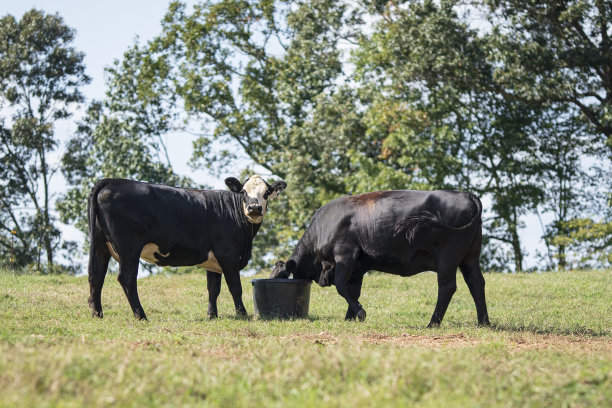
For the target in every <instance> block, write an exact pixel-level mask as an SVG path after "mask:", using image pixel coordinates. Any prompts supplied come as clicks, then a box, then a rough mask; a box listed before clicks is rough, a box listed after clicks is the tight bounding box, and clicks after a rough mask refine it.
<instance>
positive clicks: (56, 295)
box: [0, 271, 612, 407]
mask: <svg viewBox="0 0 612 408" xmlns="http://www.w3.org/2000/svg"><path fill="white" fill-rule="evenodd" d="M260 277H263V275H262V276H260ZM115 278H116V276H115V275H108V276H107V278H106V283H105V287H104V291H103V294H102V302H103V307H104V319H103V320H100V319H94V318H91V317H90V311H89V309H88V307H87V297H88V283H87V278H86V277H70V276H30V275H22V276H19V275H17V276H16V275H13V274H12V273H11V272H9V271H1V272H0V322H1V324H0V406H4V407H19V406H27V407H30V406H31V407H85V406H116V407H124V406H127V407H188V406H194V407H195V406H203V407H206V406H219V407H247V406H253V407H295V406H300V407H302V406H304V407H321V406H331V407H404V406H422V407H445V406H446V407H493V406H503V407H515V406H516V407H519V406H520V407H523V406H534V407H610V406H612V273H611V271H588V272H579V271H575V272H555V273H545V274H518V275H504V274H488V275H485V278H486V281H487V286H486V293H487V302H488V306H489V315H490V318H491V322H492V327H491V328H479V327H477V326H476V310H475V307H474V305H473V302H472V299H471V297H470V295H469V292H468V289H467V287H466V285H465V283H464V282H463V280H462V278H461V275H460V274H458V290H457V293H456V294H455V296H454V298H453V300H452V302H451V304H450V306H449V309H448V312H447V314H446V317H445V319H444V321H443V322H442V326H441V327H440V328H439V329H426V328H425V326H426V325H427V323H428V322H429V318H430V317H431V313H432V312H433V309H434V305H435V302H436V291H437V288H436V277H435V275H434V274H432V273H423V274H420V275H417V276H414V277H411V278H400V277H396V276H391V275H385V274H373V275H369V276H366V278H365V279H364V288H363V292H362V298H361V299H360V301H361V303H362V304H363V306H364V308H365V309H366V311H367V313H368V316H367V320H366V321H365V322H363V323H358V322H345V321H344V320H343V318H344V314H345V312H346V303H345V302H344V300H343V299H341V298H340V297H339V295H338V294H337V293H336V291H335V288H320V287H318V286H315V285H313V287H312V296H311V305H310V318H309V319H305V320H292V321H266V320H257V319H254V318H253V317H252V313H253V304H252V287H251V284H250V282H249V280H250V279H251V278H243V288H244V295H243V298H244V301H245V305H246V307H247V309H248V311H249V314H250V315H249V318H248V319H237V318H236V317H235V315H234V312H233V303H232V302H231V297H230V295H229V292H228V290H227V286H225V284H224V286H223V289H222V292H221V296H220V298H219V319H217V320H214V321H209V320H207V319H206V304H207V293H206V278H205V274H204V273H193V274H187V275H172V276H167V275H156V276H152V277H148V278H144V279H141V280H139V291H140V298H141V301H142V304H143V307H144V309H145V312H146V313H147V316H148V317H149V321H148V322H140V321H136V320H134V318H133V317H132V313H131V310H130V308H129V305H128V302H127V300H126V299H125V296H124V294H123V291H122V290H121V287H120V286H119V284H118V283H117V281H116V279H115Z"/></svg>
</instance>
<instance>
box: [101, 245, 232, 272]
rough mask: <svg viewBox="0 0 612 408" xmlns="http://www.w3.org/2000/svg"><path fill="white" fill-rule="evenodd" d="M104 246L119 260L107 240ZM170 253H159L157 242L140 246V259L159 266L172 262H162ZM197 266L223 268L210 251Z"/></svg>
mask: <svg viewBox="0 0 612 408" xmlns="http://www.w3.org/2000/svg"><path fill="white" fill-rule="evenodd" d="M106 246H107V247H108V250H109V251H110V253H111V256H112V257H113V258H115V260H116V261H117V262H119V255H118V254H117V251H115V248H114V247H113V245H112V244H111V243H110V242H107V243H106ZM171 255H172V254H171V253H170V252H168V253H167V254H163V253H161V251H160V250H159V247H158V246H157V244H154V243H152V242H151V243H148V244H146V245H145V246H144V247H143V248H142V251H141V252H140V258H141V259H143V260H145V261H147V262H149V263H152V264H155V265H161V266H164V265H169V264H171V263H173V262H172V261H173V260H172V259H168V260H169V261H170V262H169V263H168V262H162V260H166V259H167V258H169V257H170V256H171ZM175 255H176V254H175ZM158 258H161V259H159V260H158ZM188 264H189V265H193V263H188ZM183 265H185V263H183ZM197 266H201V267H203V268H206V269H207V270H209V271H211V272H217V273H223V269H221V265H219V261H217V258H216V257H215V254H214V253H213V252H212V251H208V259H206V261H204V262H202V263H199V264H197Z"/></svg>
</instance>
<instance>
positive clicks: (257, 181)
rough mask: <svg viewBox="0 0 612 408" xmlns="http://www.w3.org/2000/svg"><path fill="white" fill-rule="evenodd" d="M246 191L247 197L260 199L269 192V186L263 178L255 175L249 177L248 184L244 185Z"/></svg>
mask: <svg viewBox="0 0 612 408" xmlns="http://www.w3.org/2000/svg"><path fill="white" fill-rule="evenodd" d="M243 188H244V191H246V193H247V195H248V196H249V197H252V198H257V199H259V195H261V197H262V198H263V195H264V194H265V193H266V191H267V190H268V185H267V184H266V182H265V181H264V179H262V178H261V176H258V175H254V176H251V177H249V179H248V180H247V182H246V183H244V187H243Z"/></svg>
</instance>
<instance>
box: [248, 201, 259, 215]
mask: <svg viewBox="0 0 612 408" xmlns="http://www.w3.org/2000/svg"><path fill="white" fill-rule="evenodd" d="M247 215H248V216H249V217H261V216H262V215H263V206H262V205H261V204H249V205H247Z"/></svg>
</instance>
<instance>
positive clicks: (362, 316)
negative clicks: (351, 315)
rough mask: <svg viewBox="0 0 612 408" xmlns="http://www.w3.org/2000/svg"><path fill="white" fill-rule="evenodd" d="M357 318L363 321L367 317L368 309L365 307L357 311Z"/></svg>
mask: <svg viewBox="0 0 612 408" xmlns="http://www.w3.org/2000/svg"><path fill="white" fill-rule="evenodd" d="M357 318H358V319H359V321H360V322H363V321H364V320H365V318H366V311H365V310H363V309H359V311H358V312H357Z"/></svg>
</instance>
